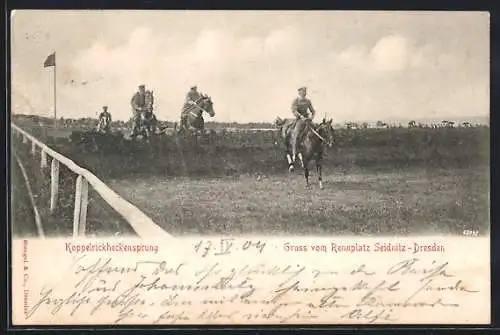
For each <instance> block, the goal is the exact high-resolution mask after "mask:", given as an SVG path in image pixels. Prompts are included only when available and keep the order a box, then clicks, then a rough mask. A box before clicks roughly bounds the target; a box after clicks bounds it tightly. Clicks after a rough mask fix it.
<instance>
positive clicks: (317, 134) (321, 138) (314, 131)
mask: <svg viewBox="0 0 500 335" xmlns="http://www.w3.org/2000/svg"><path fill="white" fill-rule="evenodd" d="M307 126H308V127H309V129H310V130H311V131H312V132H313V134H314V135H316V136H318V138H319V139H320V140H321V141H322V142H326V140H325V139H324V138H323V137H322V136H321V135H320V134H319V133H318V132H317V131H316V129H314V128H313V127H311V126H310V125H307Z"/></svg>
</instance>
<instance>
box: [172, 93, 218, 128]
mask: <svg viewBox="0 0 500 335" xmlns="http://www.w3.org/2000/svg"><path fill="white" fill-rule="evenodd" d="M203 112H205V113H207V114H208V115H210V117H214V116H215V111H214V107H213V102H212V99H211V98H210V97H209V96H206V95H202V96H201V98H200V99H199V100H198V101H196V105H189V104H185V105H184V106H183V109H182V115H185V116H186V119H185V123H183V122H182V117H181V125H180V129H179V132H182V133H185V132H186V131H192V132H194V133H195V134H196V135H202V134H204V132H205V120H203Z"/></svg>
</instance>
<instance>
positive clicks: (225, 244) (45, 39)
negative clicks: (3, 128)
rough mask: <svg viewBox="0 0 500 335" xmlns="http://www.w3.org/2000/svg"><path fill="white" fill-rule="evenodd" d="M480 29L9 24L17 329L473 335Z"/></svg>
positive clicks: (186, 22)
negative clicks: (452, 328) (360, 327)
mask: <svg viewBox="0 0 500 335" xmlns="http://www.w3.org/2000/svg"><path fill="white" fill-rule="evenodd" d="M489 24H490V23H489V14H488V13H487V12H431V11H429V12H401V11H398V12H390V11H385V12H381V11H128V10H120V11H117V10H113V11H109V10H104V11H103V10H99V11H98V10H85V11H83V10H78V11H77V10H65V11H63V10H57V11H46V10H17V11H14V12H12V13H11V36H10V37H11V75H12V82H11V84H12V87H11V96H10V97H11V107H12V108H11V134H12V136H11V163H10V164H11V165H10V168H11V176H12V180H11V218H12V220H11V225H10V227H9V228H10V230H11V232H12V240H11V243H10V246H11V250H12V255H11V263H12V273H11V275H12V276H11V280H12V300H11V301H12V306H11V311H12V322H13V324H14V325H17V326H22V325H25V326H29V327H34V326H37V325H68V326H69V325H92V324H96V325H130V324H142V325H177V324H192V325H203V324H219V325H222V324H224V325H237V324H243V325H245V324H246V325H257V324H274V325H278V324H302V325H304V324H325V325H326V324H333V325H339V324H344V325H355V324H393V325H398V324H424V323H425V324H445V323H447V324H450V323H451V324H488V323H489V322H490V284H491V283H490V250H489V246H490V228H489V227H490V214H489V213H490V195H489V190H490V169H489V166H490V157H489V152H490V150H489V145H490V144H489V143H490V138H489V133H490V122H489V115H490V107H489V99H490V98H489V97H490V88H489V87H490V83H489V76H490V74H489V71H490V68H489V53H490V50H489V49H490V39H489Z"/></svg>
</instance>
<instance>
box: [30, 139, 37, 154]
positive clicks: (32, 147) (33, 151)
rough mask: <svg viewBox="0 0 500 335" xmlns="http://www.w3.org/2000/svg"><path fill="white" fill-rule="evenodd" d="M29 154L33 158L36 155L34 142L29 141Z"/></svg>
mask: <svg viewBox="0 0 500 335" xmlns="http://www.w3.org/2000/svg"><path fill="white" fill-rule="evenodd" d="M31 154H32V155H33V156H35V155H36V144H35V141H31Z"/></svg>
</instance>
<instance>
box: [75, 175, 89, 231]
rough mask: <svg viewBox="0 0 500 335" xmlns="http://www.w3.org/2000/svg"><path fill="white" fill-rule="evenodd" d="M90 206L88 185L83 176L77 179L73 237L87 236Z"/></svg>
mask: <svg viewBox="0 0 500 335" xmlns="http://www.w3.org/2000/svg"><path fill="white" fill-rule="evenodd" d="M87 205H88V184H87V180H85V178H83V177H82V176H81V175H79V176H78V178H76V187H75V209H74V212H73V237H78V236H82V235H84V234H85V226H86V221H87Z"/></svg>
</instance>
